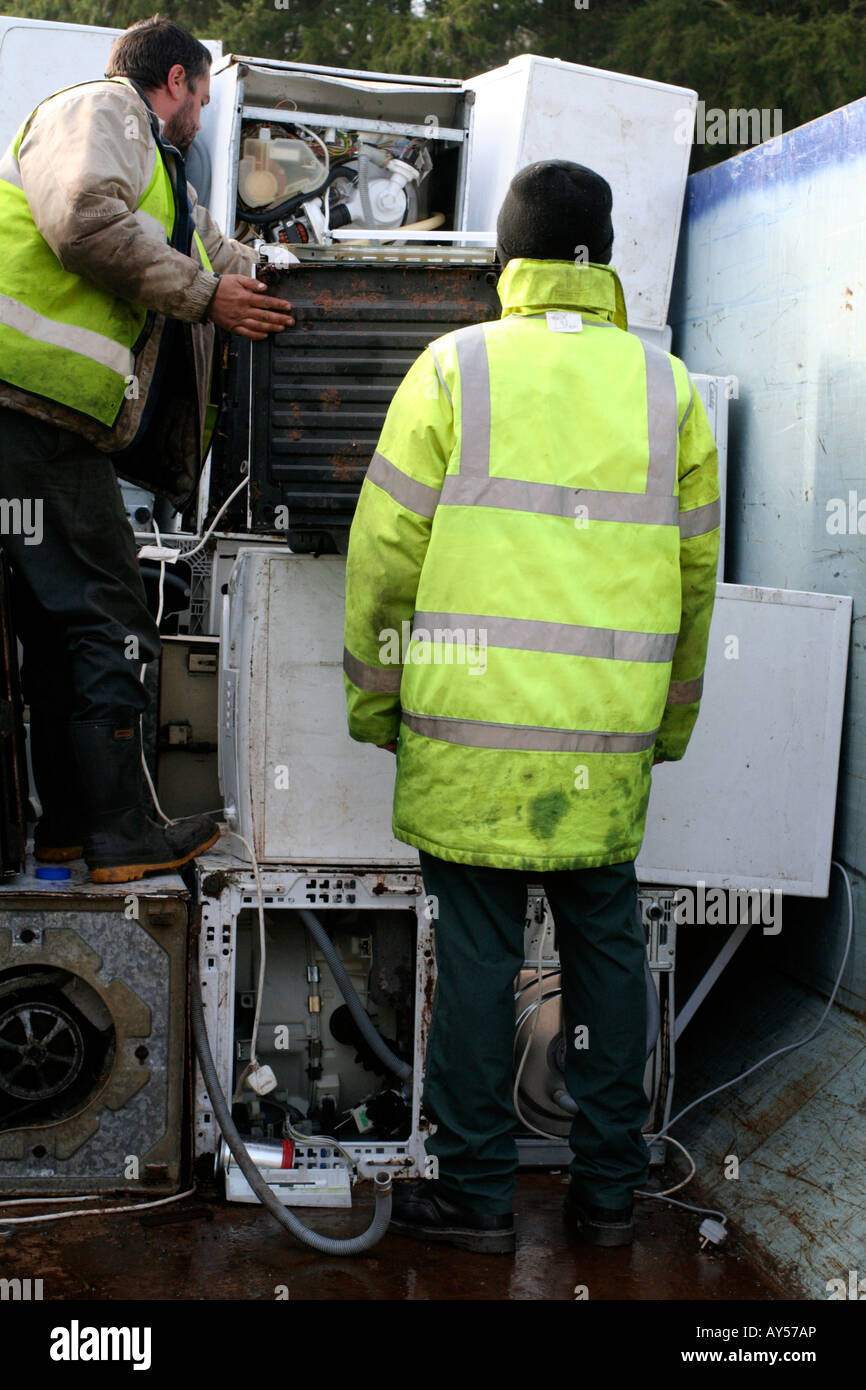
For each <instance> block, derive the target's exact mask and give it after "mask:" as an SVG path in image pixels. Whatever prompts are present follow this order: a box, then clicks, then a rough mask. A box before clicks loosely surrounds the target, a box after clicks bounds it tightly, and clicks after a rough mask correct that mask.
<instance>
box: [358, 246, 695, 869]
mask: <svg viewBox="0 0 866 1390" xmlns="http://www.w3.org/2000/svg"><path fill="white" fill-rule="evenodd" d="M498 288H499V296H500V299H501V301H502V306H503V311H502V317H501V318H500V319H499V320H497V321H496V322H493V323H482V324H474V325H470V326H469V327H466V328H461V329H458V330H456V331H454V332H451V333H447V334H445V335H444V336H442V337H440V338H437V339H436V340H435V341H434V342H431V343H430V344H429V346H428V347H427V348H426V349H425V350H424V351H423V352H422V353H421V355H420V357H419V358H418V359H417V360H416V361H415V363H414V364H413V366H412V367H411V368H410V370H409V372H408V373H407V374H406V377H405V378H404V380H403V381H402V383H401V385H400V386H399V388H398V390H397V392H396V394H395V396H394V397H393V400H392V402H391V405H390V408H389V411H388V415H387V418H386V420H385V424H384V426H383V429H382V433H381V436H380V439H379V443H378V446H377V449H376V452H375V454H374V456H373V460H372V462H371V464H370V468H369V471H368V473H367V477H366V479H365V481H364V486H363V488H362V491H361V496H360V499H359V502H358V508H357V511H356V513H355V518H354V522H353V525H352V530H351V535H350V540H349V553H348V561H347V573H346V632H345V645H346V652H345V661H344V672H345V685H346V695H347V704H348V719H349V732H350V734H351V736H352V737H353V738H355V739H358V740H360V741H362V742H372V743H377V744H384V743H387V742H390V741H391V740H393V739H396V738H398V737H399V742H398V748H397V780H396V787H395V795H394V816H393V829H394V834H395V835H396V836H397V837H398V838H399V839H401V840H403V841H405V842H407V843H408V844H412V845H416V846H418V847H419V848H420V849H424V850H426V851H427V852H428V853H430V854H433V855H436V856H438V857H439V858H441V859H448V860H454V861H457V862H459V863H466V864H482V865H493V866H495V867H499V868H507V869H554V870H555V869H572V868H586V867H591V866H594V865H601V864H614V863H619V862H622V861H624V860H627V859H632V858H634V856H635V855H636V854H637V853H638V851H639V849H640V846H641V842H642V839H643V833H644V822H645V818H646V809H647V802H648V799H649V793H650V780H651V768H652V763H653V759H654V758H663V759H667V760H674V759H679V758H681V757H682V756H683V753H684V752H685V749H686V745H687V743H688V741H689V737H690V735H691V731H692V728H693V727H694V723H695V720H696V718H697V714H698V709H699V702H700V695H701V685H702V680H703V670H704V662H705V658H706V648H707V638H708V634H709V626H710V617H711V614H712V608H713V600H714V596H715V582H716V564H717V558H718V546H719V478H718V459H717V454H716V447H715V443H714V440H713V436H712V433H711V431H710V427H709V423H708V421H707V417H706V413H705V411H704V409H703V405H702V403H701V400H700V398H699V396H698V394H697V392H696V391H695V389H694V385H693V383H692V382H691V380H690V378H689V374H688V372H687V370H686V368H685V366H684V365H683V363H682V362H680V361H679V359H678V358H675V357H672V356H670V355H669V354H668V353H666V352H663V351H661V350H660V349H658V348H655V347H648V346H645V345H644V344H643V343H642V342H641V340H640V339H639V338H637V337H636V336H634V335H632V334H629V333H628V332H626V331H624V330H625V329H626V319H625V306H624V303H623V297H622V289H621V286H620V282H619V279H618V277H617V275H616V273H615V271H614V270H612V269H611V268H610V267H606V266H596V265H590V266H587V265H579V264H578V265H574V264H572V263H571V262H564V261H535V260H528V259H517V260H512V261H509V262H508V264H507V265H506V267H505V270H504V271H503V273H502V276H501V277H500V280H499V286H498Z"/></svg>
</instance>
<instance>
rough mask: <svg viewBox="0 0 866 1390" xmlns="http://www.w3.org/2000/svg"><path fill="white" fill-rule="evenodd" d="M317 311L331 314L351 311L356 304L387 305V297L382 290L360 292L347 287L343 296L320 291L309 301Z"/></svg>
mask: <svg viewBox="0 0 866 1390" xmlns="http://www.w3.org/2000/svg"><path fill="white" fill-rule="evenodd" d="M310 302H311V304H313V305H315V307H316V308H317V309H326V310H330V311H332V312H336V311H338V310H343V311H344V312H345V311H346V310H350V311H351V310H352V309H353V308H355V306H356V305H358V304H373V305H376V306H378V305H381V304H387V302H388V296H387V295H386V294H385V292H384V291H383V290H371V289H369V288H367V289H364V290H360V289H357V288H353V286H352V285H349V286H348V287H347V292H346V293H345V294H337V293H336V291H334V290H320V291H319V293H318V294H317V295H315V296H314V297H313V299H312V300H311V301H310Z"/></svg>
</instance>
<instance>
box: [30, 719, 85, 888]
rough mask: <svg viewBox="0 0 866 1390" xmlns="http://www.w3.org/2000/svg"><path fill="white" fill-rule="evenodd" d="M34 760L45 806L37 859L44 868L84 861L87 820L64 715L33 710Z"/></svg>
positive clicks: (36, 836) (36, 842)
mask: <svg viewBox="0 0 866 1390" xmlns="http://www.w3.org/2000/svg"><path fill="white" fill-rule="evenodd" d="M30 760H31V762H32V764H33V780H34V781H35V783H36V790H37V792H38V793H39V800H40V803H41V805H42V816H41V818H40V819H39V820H38V821H37V823H36V829H35V831H34V832H33V851H34V853H35V855H36V858H37V859H38V860H40V861H41V862H42V863H43V864H65V863H67V861H68V860H70V859H80V858H81V853H82V848H83V845H84V817H83V815H82V811H81V796H80V793H79V789H78V774H77V772H76V769H75V763H74V759H73V757H72V750H71V747H70V738H69V726H68V724H67V723H66V722H65V719H64V718H63V716H62V715H60V714H58V713H57V712H55V711H52V710H49V709H43V708H42V707H41V706H38V705H31V707H30Z"/></svg>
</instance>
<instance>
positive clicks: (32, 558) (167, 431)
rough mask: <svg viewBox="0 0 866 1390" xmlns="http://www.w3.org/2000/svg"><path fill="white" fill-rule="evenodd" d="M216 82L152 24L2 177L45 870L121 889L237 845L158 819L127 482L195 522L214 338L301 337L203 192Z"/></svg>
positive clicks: (165, 28)
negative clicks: (196, 176)
mask: <svg viewBox="0 0 866 1390" xmlns="http://www.w3.org/2000/svg"><path fill="white" fill-rule="evenodd" d="M210 62H211V57H210V53H209V52H208V50H207V49H206V48H205V47H204V45H203V44H201V43H199V42H198V40H197V39H195V38H193V36H192V35H191V34H189V33H187V31H186V30H185V29H182V28H181V27H180V26H179V25H177V24H173V23H172V22H171V21H170V20H165V19H159V18H154V19H150V20H144V21H142V22H141V23H140V24H135V25H133V26H132V27H131V28H130V29H127V30H126V32H125V33H123V34H121V35H120V36H119V37H118V38H117V39H116V40H115V43H114V45H113V47H112V50H111V57H110V60H109V64H108V80H102V81H96V82H85V83H81V84H79V85H77V86H74V87H70V88H68V89H66V90H65V91H62V92H58V93H55V94H54V95H53V96H51V97H49V98H47V99H46V100H45V101H43V102H41V103H40V105H39V106H38V107H37V108H36V110H35V111H33V112H31V114H30V115H29V116H28V117H27V119H26V120H25V121H24V123H23V125H22V126H21V128H20V130H19V131H18V133H17V135H16V137H15V139H14V140H13V141H12V144H11V145H10V146H9V148H8V149H7V150H6V152H5V154H3V156H2V158H0V496H2V497H3V498H4V499H5V500H6V503H7V506H8V507H10V508H17V509H18V511H17V514H18V515H20V517H21V518H22V519H24V518H26V519H27V522H28V526H27V528H26V530H25V528H24V527H19V528H18V529H17V531H16V530H14V529H12V528H10V529H9V530H8V531H7V533H6V534H4V535H3V536H2V537H0V545H2V546H3V548H4V549H5V550H6V551H7V553H8V557H9V561H10V564H11V567H12V574H13V594H14V604H15V617H16V626H17V629H18V633H19V636H20V637H21V641H22V645H23V648H24V663H23V667H22V681H23V688H24V694H25V698H26V701H27V703H28V705H29V707H30V736H31V752H32V759H33V770H34V778H35V781H36V788H37V791H38V793H39V799H40V801H41V803H42V818H41V820H40V821H39V823H38V825H37V826H36V831H35V837H34V838H35V852H36V857H37V858H38V859H42V860H47V861H49V862H51V861H62V860H67V859H74V858H76V857H78V856H79V855H81V854H82V852H83V854H84V858H85V860H86V861H87V864H88V867H89V868H90V871H91V875H92V877H93V878H94V879H95V880H96V881H97V882H103V883H105V882H126V881H128V880H131V879H138V878H141V877H142V876H143V875H144V874H145V873H148V872H151V871H153V870H159V869H167V868H172V867H176V866H178V865H180V864H183V863H185V862H187V861H188V860H189V859H191V858H192V857H193V856H194V855H195V854H197V853H200V852H201V851H202V850H203V849H205V848H207V846H208V845H209V844H212V843H213V841H214V840H215V839H216V837H217V835H218V833H219V828H218V826H217V824H216V822H215V821H213V820H211V819H210V818H209V817H206V816H197V817H188V818H186V819H185V820H181V821H177V822H174V823H172V824H170V825H168V826H165V827H162V826H159V825H157V824H156V823H155V822H154V821H153V820H151V819H150V817H149V815H148V813H147V804H148V803H146V802H145V800H144V795H145V794H144V789H143V779H142V777H141V769H140V762H141V740H140V732H139V717H140V714H141V712H142V711H143V710H144V709H145V708H146V706H147V703H148V700H147V696H146V694H145V692H144V688H143V686H142V684H141V682H140V680H139V673H140V669H141V664H142V663H143V662H148V661H152V660H153V659H154V657H156V656H157V654H158V652H159V633H158V630H157V627H156V624H155V622H154V620H153V618H152V617H151V615H150V612H149V611H148V607H147V602H146V599H145V592H144V586H143V584H142V580H141V575H140V573H139V569H138V564H137V561H136V552H135V544H134V540H133V534H132V531H131V529H130V526H129V524H128V522H127V519H126V512H125V509H124V505H123V499H122V497H121V494H120V489H119V487H118V483H117V478H116V476H115V472H117V473H119V474H120V476H121V477H123V478H128V479H130V480H132V481H134V482H137V483H140V484H141V485H142V486H143V487H145V488H147V489H148V490H150V491H154V492H157V493H159V494H160V495H162V496H165V497H167V498H169V500H170V501H171V502H172V503H173V504H174V505H175V507H177V508H182V507H184V506H185V505H186V504H187V503H188V502H189V500H190V499H191V497H192V496H193V494H194V492H195V488H196V484H197V481H198V477H199V473H200V470H201V466H202V460H203V458H204V457H205V454H206V453H207V449H208V445H209V441H210V435H211V433H212V429H213V417H214V414H215V407H214V405H213V404H212V403H211V395H210V387H211V363H212V357H213V349H214V334H215V328H214V325H218V326H219V327H221V328H223V329H226V330H228V331H230V332H233V333H238V334H240V335H241V336H244V337H248V338H254V339H261V338H265V337H266V336H267V334H268V333H272V332H276V331H279V330H280V329H281V328H284V327H285V326H286V325H287V324H290V323H292V322H293V321H294V320H293V319H291V318H289V317H288V310H289V309H290V308H291V305H289V304H286V303H285V302H284V301H283V300H275V299H273V298H270V297H266V295H265V286H264V285H263V284H261V283H259V282H257V281H256V280H254V279H253V278H252V275H253V271H254V265H255V255H254V252H253V250H252V248H250V247H247V246H242V245H241V243H240V242H237V241H232V240H230V239H228V238H226V237H224V236H223V235H222V233H221V231H220V229H219V227H218V226H217V225H216V223H215V222H214V220H213V219H212V218H211V217H210V215H209V214H208V212H207V211H206V209H204V208H201V207H199V206H198V205H197V204H196V199H195V191H194V189H193V188H192V185H191V184H188V183H187V180H186V171H185V164H184V155H185V154H186V152H187V150H188V149H189V147H190V145H191V144H192V141H193V138H194V136H195V134H196V131H197V130H198V129H199V124H200V123H199V116H200V112H201V108H202V106H203V105H205V104H206V103H207V101H208V99H209V87H210ZM11 514H13V513H12V512H10V515H11ZM37 532H38V534H37Z"/></svg>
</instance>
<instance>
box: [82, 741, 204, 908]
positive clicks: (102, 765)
mask: <svg viewBox="0 0 866 1390" xmlns="http://www.w3.org/2000/svg"><path fill="white" fill-rule="evenodd" d="M69 727H70V731H71V734H72V747H73V751H74V754H75V761H76V765H77V768H78V776H79V779H80V783H81V789H82V799H83V804H84V808H85V812H86V826H87V833H86V835H85V838H84V860H85V863H86V864H87V867H88V868H89V870H90V877H91V878H92V879H93V881H94V883H129V882H131V881H132V880H134V879H139V878H143V877H144V875H145V874H148V873H156V872H159V871H162V872H167V871H168V870H169V869H176V868H179V866H180V865H181V864H186V863H187V861H188V860H190V859H194V858H195V856H196V855H197V854H202V853H203V852H204V851H205V850H206V849H209V848H210V846H211V845H212V844H214V843H215V842H216V840H217V839H218V838H219V826H218V825H217V823H216V821H214V820H212V819H211V818H210V816H187V817H186V818H185V819H184V820H178V821H175V822H174V823H173V824H172V825H171V826H167V827H165V828H163V827H162V826H159V825H157V824H156V822H155V821H152V820H151V819H150V817H149V816H148V815H147V814H146V809H145V807H146V803H145V802H144V800H143V795H142V788H143V785H144V781H143V777H142V773H141V738H140V733H139V722H138V717H137V716H135V717H134V718H133V719H132V720H130V721H129V722H122V721H121V720H120V719H112V720H100V721H96V722H93V723H80V724H70V726H69Z"/></svg>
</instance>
